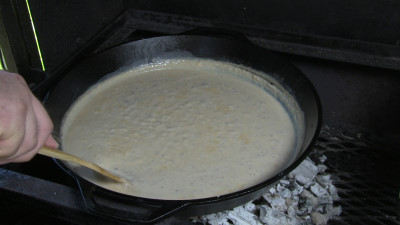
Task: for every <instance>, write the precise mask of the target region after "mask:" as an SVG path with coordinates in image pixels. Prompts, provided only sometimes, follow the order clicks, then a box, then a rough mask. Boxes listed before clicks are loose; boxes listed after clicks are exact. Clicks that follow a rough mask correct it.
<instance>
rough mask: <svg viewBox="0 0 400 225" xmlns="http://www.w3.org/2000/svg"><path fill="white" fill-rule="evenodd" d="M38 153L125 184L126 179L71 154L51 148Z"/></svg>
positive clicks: (43, 148) (45, 148) (44, 148)
mask: <svg viewBox="0 0 400 225" xmlns="http://www.w3.org/2000/svg"><path fill="white" fill-rule="evenodd" d="M38 153H39V154H41V155H45V156H49V157H53V158H56V159H60V160H64V161H69V162H74V163H77V164H79V165H82V166H84V167H87V168H89V169H92V170H94V171H96V172H98V173H100V174H103V175H104V176H106V177H108V178H111V179H113V180H115V181H118V182H125V179H123V178H121V177H118V176H116V175H114V174H111V173H110V172H108V171H107V170H105V169H103V168H101V167H100V166H98V165H96V164H94V163H91V162H88V161H86V160H83V159H81V158H78V157H76V156H74V155H71V154H69V153H66V152H63V151H60V150H57V149H51V148H48V147H42V149H40V151H39V152H38Z"/></svg>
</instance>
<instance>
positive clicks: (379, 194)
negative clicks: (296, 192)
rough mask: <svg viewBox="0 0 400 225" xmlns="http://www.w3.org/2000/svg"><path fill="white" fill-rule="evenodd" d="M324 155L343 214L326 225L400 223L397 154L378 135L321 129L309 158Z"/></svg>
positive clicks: (399, 154) (398, 153)
mask: <svg viewBox="0 0 400 225" xmlns="http://www.w3.org/2000/svg"><path fill="white" fill-rule="evenodd" d="M322 154H323V155H325V156H326V157H327V158H328V160H327V161H326V162H325V164H326V165H327V166H328V170H327V171H326V172H327V173H328V174H331V175H332V180H333V183H334V185H335V186H336V187H337V189H338V192H339V196H340V198H341V200H340V201H339V202H338V204H340V205H341V206H342V214H341V215H340V217H339V219H338V220H330V221H329V224H351V225H356V224H363V225H365V224H373V225H376V224H397V225H398V224H400V196H399V191H400V166H399V164H400V151H398V148H396V147H390V146H388V144H387V143H385V142H384V141H383V139H381V138H380V137H378V136H373V135H367V134H363V133H357V132H350V131H348V130H347V129H346V131H345V132H343V131H341V130H336V129H333V128H329V127H325V128H323V129H322V131H321V134H320V137H319V138H318V141H317V143H316V145H315V147H314V151H312V153H311V155H310V157H311V158H312V159H315V157H319V156H321V155H322Z"/></svg>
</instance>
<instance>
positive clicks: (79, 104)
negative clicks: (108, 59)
mask: <svg viewBox="0 0 400 225" xmlns="http://www.w3.org/2000/svg"><path fill="white" fill-rule="evenodd" d="M254 77H255V73H253V72H252V71H250V70H247V69H245V68H241V67H239V66H237V65H233V64H229V63H224V62H217V61H212V60H196V59H184V60H183V59H180V60H171V61H164V62H162V63H155V64H151V65H147V66H142V67H139V68H135V69H133V70H126V71H125V72H123V73H121V74H119V75H116V76H111V77H109V78H108V79H106V80H104V81H102V82H100V83H99V84H97V85H96V86H94V87H92V88H91V89H89V90H88V91H87V92H86V93H85V94H84V95H82V96H81V97H80V98H79V99H78V100H77V101H76V102H75V104H74V105H73V106H72V107H71V108H70V110H69V112H68V113H67V114H66V117H65V119H64V121H63V126H62V131H61V134H62V147H63V149H64V151H66V152H69V153H72V154H74V155H77V156H79V157H81V158H83V159H86V160H89V161H91V162H94V163H96V164H98V165H100V166H102V167H103V168H106V169H107V170H110V171H112V172H113V173H115V174H117V175H119V176H121V177H124V178H125V179H127V180H129V182H130V183H131V185H121V184H117V183H114V182H110V181H107V180H104V179H101V178H99V177H98V176H96V175H94V174H92V173H91V172H90V171H87V170H85V169H83V168H79V167H77V166H75V165H69V166H70V167H71V168H72V169H73V170H75V171H76V172H77V173H79V174H80V175H81V176H83V177H84V178H85V179H87V180H89V181H91V182H93V183H95V184H97V185H99V186H102V187H104V188H106V189H109V190H113V191H116V192H120V193H123V194H128V195H134V196H139V197H145V198H155V199H174V200H184V199H198V198H206V197H214V196H219V195H222V194H228V193H232V192H235V191H239V190H242V189H244V188H248V187H251V186H254V185H256V184H258V183H260V182H262V181H265V180H266V179H268V178H270V177H272V176H274V175H276V174H277V173H278V172H280V171H281V170H282V169H284V168H285V167H286V166H288V165H289V163H291V162H292V161H293V160H294V157H295V155H296V154H297V153H298V142H299V141H298V140H299V135H300V136H301V134H299V132H297V129H296V127H295V125H294V122H293V121H294V120H293V119H292V118H291V116H290V115H289V113H288V110H287V107H286V106H285V105H284V104H283V103H282V101H279V100H278V99H279V98H277V96H278V95H279V96H284V95H285V94H280V91H279V90H277V88H276V87H274V86H271V87H270V89H269V88H268V87H265V86H264V85H259V84H257V83H256V82H255V80H257V79H254ZM285 96H286V95H285ZM300 138H301V137H300Z"/></svg>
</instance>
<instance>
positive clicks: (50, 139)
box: [44, 135, 59, 149]
mask: <svg viewBox="0 0 400 225" xmlns="http://www.w3.org/2000/svg"><path fill="white" fill-rule="evenodd" d="M44 146H46V147H49V148H54V149H57V148H58V147H59V144H58V142H57V141H56V140H55V139H54V137H53V136H52V135H50V136H49V137H48V138H47V140H46V142H44Z"/></svg>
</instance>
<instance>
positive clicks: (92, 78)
mask: <svg viewBox="0 0 400 225" xmlns="http://www.w3.org/2000/svg"><path fill="white" fill-rule="evenodd" d="M179 57H183V58H192V57H196V58H205V59H214V60H219V61H227V62H231V63H236V64H240V65H244V66H247V67H250V68H252V69H255V70H258V71H261V72H264V73H266V74H269V75H270V76H272V77H273V78H274V79H275V80H276V81H275V82H278V83H279V84H276V85H282V86H283V87H285V88H286V89H287V90H288V91H289V92H290V93H291V94H292V95H293V96H294V97H295V99H296V100H297V103H298V105H299V106H300V108H301V110H302V111H303V112H304V122H305V136H304V140H303V144H302V146H301V150H300V152H299V154H298V155H297V157H296V160H295V161H294V162H293V163H292V164H290V166H288V167H287V168H286V169H285V170H283V171H282V172H280V173H279V174H277V175H276V176H274V177H272V178H270V179H268V180H266V181H264V182H262V183H260V184H258V185H255V186H252V187H250V188H247V189H245V190H242V191H238V192H235V193H230V194H226V195H222V196H216V197H211V198H204V199H194V200H159V199H148V198H140V197H135V196H129V195H124V194H120V193H116V192H113V191H110V190H107V189H104V188H102V187H99V186H96V185H94V184H92V183H90V182H88V181H86V180H85V179H83V178H81V177H80V176H79V174H76V173H74V172H73V171H71V170H70V169H68V168H67V167H66V166H65V165H64V164H63V163H62V162H60V161H57V163H58V164H59V165H60V166H61V167H62V168H63V169H64V170H65V171H67V172H68V173H69V174H70V175H72V176H73V177H74V178H75V179H76V180H77V182H78V185H79V187H80V190H81V192H82V195H83V198H84V200H85V203H86V205H87V207H88V209H90V210H92V211H93V212H96V213H99V214H103V215H106V216H110V217H114V218H117V219H122V220H128V221H132V222H140V223H153V222H156V221H158V220H161V219H163V218H166V217H167V216H170V215H172V214H174V215H182V216H194V215H204V214H209V213H215V212H219V211H222V210H226V209H231V208H233V207H236V206H238V205H241V204H244V203H246V202H248V201H251V200H253V199H256V198H257V197H259V196H260V195H261V194H262V193H263V192H265V191H266V190H267V189H268V188H269V187H270V186H271V185H273V184H274V183H275V182H277V181H278V180H279V179H280V178H282V177H283V176H285V175H287V174H288V173H289V172H290V171H291V170H293V169H294V168H295V167H296V166H297V165H298V164H300V163H301V162H302V161H303V159H304V158H305V157H306V156H307V154H308V152H309V151H310V149H311V146H312V144H313V143H314V141H315V139H316V137H317V136H318V134H319V130H320V126H321V107H320V103H319V99H318V96H317V94H316V92H315V89H314V87H313V86H312V84H311V83H310V82H309V80H308V79H307V78H306V77H305V76H304V74H302V73H301V72H300V71H299V70H298V69H297V68H295V67H294V66H293V65H292V64H290V63H288V62H286V61H285V60H284V59H282V58H280V57H277V56H276V55H274V54H272V53H270V52H268V51H266V50H264V49H261V48H259V47H256V46H254V45H251V44H248V43H244V42H239V41H234V40H228V39H221V38H212V37H205V36H165V37H157V38H151V39H144V40H140V41H135V42H131V43H127V44H123V45H120V46H118V47H114V48H111V49H109V50H106V51H103V52H101V53H99V54H96V55H95V56H93V57H91V58H89V59H87V60H85V61H83V62H82V63H81V64H79V65H76V67H74V68H73V69H72V70H71V71H70V72H69V73H68V74H67V75H66V76H65V77H64V79H62V80H61V81H60V82H59V83H58V84H57V85H56V87H55V88H54V90H53V91H52V93H51V94H50V97H49V100H48V102H47V109H48V111H49V114H50V116H51V118H52V119H53V121H54V126H55V135H59V132H60V128H61V123H62V119H63V116H64V114H65V113H66V111H67V110H68V108H69V107H70V106H71V104H72V103H73V102H74V101H75V100H76V99H77V98H78V97H79V96H80V95H81V94H83V93H84V92H85V91H86V90H87V89H88V88H89V87H90V86H92V85H93V84H94V83H96V82H97V81H98V80H100V79H101V78H102V77H104V76H105V75H108V74H110V73H115V72H116V71H117V72H118V70H120V69H121V68H124V67H127V66H129V67H133V66H135V65H141V64H147V63H151V62H152V61H154V60H158V59H170V58H179Z"/></svg>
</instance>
